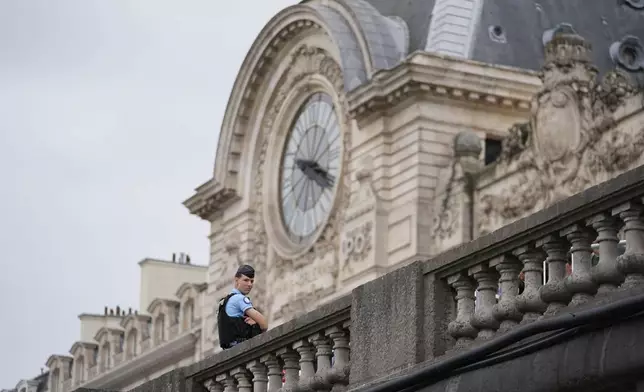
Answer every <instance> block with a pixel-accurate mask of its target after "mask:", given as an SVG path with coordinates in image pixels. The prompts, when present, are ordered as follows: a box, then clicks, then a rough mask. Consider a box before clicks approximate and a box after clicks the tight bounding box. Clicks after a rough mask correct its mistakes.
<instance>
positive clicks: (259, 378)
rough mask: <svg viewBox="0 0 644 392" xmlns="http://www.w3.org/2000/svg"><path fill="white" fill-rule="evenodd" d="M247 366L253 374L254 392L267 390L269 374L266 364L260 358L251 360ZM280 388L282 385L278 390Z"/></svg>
mask: <svg viewBox="0 0 644 392" xmlns="http://www.w3.org/2000/svg"><path fill="white" fill-rule="evenodd" d="M276 362H277V361H276ZM278 366H279V364H278ZM246 368H247V369H248V370H250V372H251V373H252V374H253V392H267V386H268V375H267V369H266V366H265V365H264V364H262V363H261V362H260V361H259V360H257V359H255V360H253V361H250V362H249V363H248V364H247V365H246ZM278 372H279V370H278ZM279 388H280V387H279V386H278V387H277V388H276V390H277V389H279Z"/></svg>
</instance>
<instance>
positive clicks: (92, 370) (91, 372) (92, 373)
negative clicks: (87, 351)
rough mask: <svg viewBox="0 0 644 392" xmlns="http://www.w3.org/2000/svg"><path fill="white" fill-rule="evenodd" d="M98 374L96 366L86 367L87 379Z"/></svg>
mask: <svg viewBox="0 0 644 392" xmlns="http://www.w3.org/2000/svg"><path fill="white" fill-rule="evenodd" d="M97 374H98V366H92V367H90V368H89V369H87V379H88V380H91V379H92V378H94V377H96V375H97Z"/></svg>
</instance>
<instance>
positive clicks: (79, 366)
mask: <svg viewBox="0 0 644 392" xmlns="http://www.w3.org/2000/svg"><path fill="white" fill-rule="evenodd" d="M74 371H75V373H76V383H77V384H80V383H82V382H84V381H85V357H83V356H82V355H81V356H80V357H78V359H77V360H76V362H75V365H74Z"/></svg>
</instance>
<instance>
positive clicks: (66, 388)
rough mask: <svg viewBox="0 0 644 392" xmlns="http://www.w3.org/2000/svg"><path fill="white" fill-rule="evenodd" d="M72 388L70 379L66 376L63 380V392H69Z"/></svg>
mask: <svg viewBox="0 0 644 392" xmlns="http://www.w3.org/2000/svg"><path fill="white" fill-rule="evenodd" d="M71 389H72V379H71V378H68V379H67V380H65V381H63V392H69V391H70V390H71Z"/></svg>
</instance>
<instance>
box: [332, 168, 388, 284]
mask: <svg viewBox="0 0 644 392" xmlns="http://www.w3.org/2000/svg"><path fill="white" fill-rule="evenodd" d="M358 167H359V169H358V170H357V171H356V173H355V185H356V189H354V191H353V193H352V194H351V198H350V202H349V207H348V208H347V210H346V213H345V216H344V227H343V231H342V234H341V249H340V263H341V265H340V276H339V277H340V280H341V281H344V280H346V279H350V278H351V277H354V276H355V275H356V274H358V273H360V272H364V271H366V270H368V269H369V268H376V267H378V266H379V265H380V264H382V260H379V259H377V258H378V257H382V258H384V257H386V252H387V245H386V238H387V236H386V231H387V215H386V213H385V211H384V210H383V207H382V200H381V198H380V196H379V195H378V192H377V190H376V189H375V188H374V183H373V170H374V165H373V159H372V158H371V157H370V156H367V157H364V158H362V159H361V160H360V164H359V166H358ZM376 247H378V251H376Z"/></svg>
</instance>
